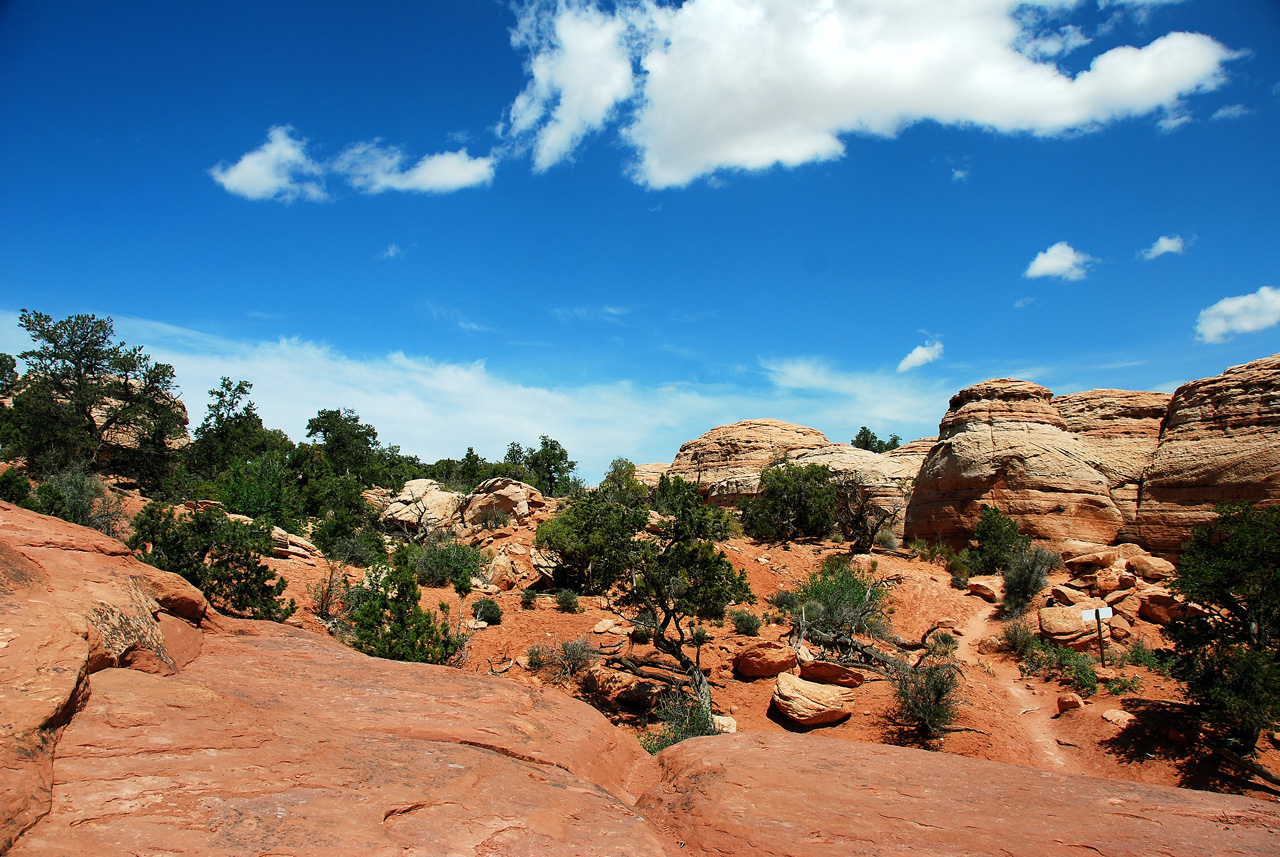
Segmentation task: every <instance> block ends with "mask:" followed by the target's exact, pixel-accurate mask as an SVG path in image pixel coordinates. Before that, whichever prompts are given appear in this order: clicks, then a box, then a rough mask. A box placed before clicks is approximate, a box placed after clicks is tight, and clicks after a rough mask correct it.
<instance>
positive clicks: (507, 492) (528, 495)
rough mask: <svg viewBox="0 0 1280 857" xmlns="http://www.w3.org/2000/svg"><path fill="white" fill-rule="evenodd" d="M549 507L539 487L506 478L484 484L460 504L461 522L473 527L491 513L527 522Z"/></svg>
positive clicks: (491, 480)
mask: <svg viewBox="0 0 1280 857" xmlns="http://www.w3.org/2000/svg"><path fill="white" fill-rule="evenodd" d="M546 505H547V501H546V498H545V497H543V496H542V492H541V491H539V490H538V489H537V488H534V487H533V486H532V485H526V484H525V483H523V482H520V481H518V480H515V479H510V478H508V477H505V476H499V477H497V478H494V479H486V480H485V481H484V482H481V483H480V484H479V485H477V486H476V490H474V491H472V492H471V493H470V494H469V495H468V496H467V497H466V498H465V499H464V500H462V501H461V504H460V506H461V515H462V520H463V523H465V524H467V525H474V524H475V523H476V522H477V521H479V520H480V518H481V516H482V515H483V514H484V513H485V512H486V511H489V510H496V511H498V512H501V513H502V514H504V515H506V516H507V517H508V518H510V519H511V520H513V521H516V522H520V521H524V520H525V519H527V518H528V517H529V516H530V515H532V514H534V513H535V512H538V511H540V510H542V509H543V508H545V507H546Z"/></svg>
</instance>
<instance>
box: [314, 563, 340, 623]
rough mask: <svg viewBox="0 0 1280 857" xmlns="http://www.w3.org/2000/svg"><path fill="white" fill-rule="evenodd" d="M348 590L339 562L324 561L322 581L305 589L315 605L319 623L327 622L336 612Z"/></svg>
mask: <svg viewBox="0 0 1280 857" xmlns="http://www.w3.org/2000/svg"><path fill="white" fill-rule="evenodd" d="M349 588H350V584H349V583H348V582H347V575H346V570H345V569H344V568H343V564H342V563H340V562H334V561H333V560H326V561H325V575H324V577H323V578H322V579H320V580H318V581H317V582H315V583H313V584H311V585H310V586H309V587H307V594H308V595H310V596H311V602H312V604H314V605H315V614H316V617H317V618H318V619H320V620H321V621H324V622H327V621H329V620H330V619H332V618H334V616H335V615H336V614H337V612H338V605H339V602H340V601H342V600H343V597H344V595H345V594H346V591H347V590H348V589H349Z"/></svg>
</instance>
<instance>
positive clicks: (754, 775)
mask: <svg viewBox="0 0 1280 857" xmlns="http://www.w3.org/2000/svg"><path fill="white" fill-rule="evenodd" d="M657 760H658V764H659V765H660V766H661V768H662V779H661V781H660V782H659V784H658V785H656V786H655V787H653V788H651V789H650V790H649V791H647V792H645V793H644V795H642V796H641V798H640V800H639V802H638V803H637V808H638V809H639V810H640V811H641V812H643V813H644V814H645V815H646V816H647V817H649V818H650V819H652V820H653V821H655V822H657V823H659V824H662V825H665V826H666V827H668V828H669V829H670V830H671V831H672V833H673V834H674V835H675V837H676V838H678V839H680V840H682V841H683V842H684V843H685V849H684V851H683V852H682V853H685V854H707V855H710V854H716V855H720V854H753V855H766V857H783V855H797V857H798V855H802V854H803V855H806V857H848V855H850V854H877V855H903V857H907V855H911V856H912V857H915V855H920V854H1044V855H1055V857H1056V855H1064V857H1065V855H1069V854H1078V853H1082V852H1088V851H1096V850H1098V847H1099V846H1101V845H1102V844H1103V843H1105V852H1106V853H1107V854H1108V855H1110V857H1147V855H1150V854H1178V855H1188V857H1190V855H1195V854H1258V855H1262V854H1268V853H1271V852H1273V851H1274V850H1275V842H1276V836H1277V833H1278V832H1280V816H1278V815H1277V812H1276V809H1275V804H1274V803H1270V802H1264V801H1260V800H1251V799H1248V798H1241V797H1235V796H1231V795H1219V794H1210V793H1208V792H1196V791H1189V790H1186V789H1174V788H1165V787H1162V786H1152V785H1147V784H1144V783H1134V782H1127V781H1125V782H1122V781H1119V780H1102V779H1094V778H1092V777H1080V776H1069V775H1066V774H1057V773H1052V772H1049V771H1039V770H1033V769H1031V768H1022V767H1017V766H1015V765H1005V764H1000V763H998V762H987V761H983V760H979V759H969V758H965V757H963V756H953V755H950V754H947V753H930V752H927V751H924V750H913V749H904V748H899V747H885V746H880V745H876V744H854V743H850V742H847V741H839V740H837V739H832V738H824V737H821V736H819V735H762V734H758V733H756V734H749V733H741V732H740V733H738V734H736V735H718V736H715V737H711V738H695V739H692V740H689V741H682V742H681V743H679V744H677V745H675V746H674V747H671V748H669V749H667V750H664V751H663V752H662V753H661V754H659V755H658V756H657ZM694 784H696V785H694ZM691 785H694V787H693V788H691V787H690V786H691ZM1067 807H1069V808H1070V809H1065V810H1064V808H1067ZM1011 808H1012V809H1011ZM810 831H812V832H810Z"/></svg>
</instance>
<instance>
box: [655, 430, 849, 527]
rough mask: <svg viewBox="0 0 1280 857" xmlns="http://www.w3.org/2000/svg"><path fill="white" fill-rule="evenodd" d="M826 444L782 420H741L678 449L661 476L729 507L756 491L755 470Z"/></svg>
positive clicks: (822, 437) (822, 438) (818, 436)
mask: <svg viewBox="0 0 1280 857" xmlns="http://www.w3.org/2000/svg"><path fill="white" fill-rule="evenodd" d="M829 445H830V441H828V440H827V438H826V435H824V434H823V433H822V432H820V431H818V430H817V429H811V428H807V427H805V426H801V425H796V424H795V423H788V422H783V421H782V420H772V419H761V420H743V421H742V422H737V423H733V424H732V425H727V426H718V427H716V428H713V429H712V430H711V431H709V432H707V433H706V434H704V435H702V436H701V437H698V438H695V439H694V440H691V441H688V442H687V443H684V444H683V445H681V447H680V452H679V453H677V454H676V458H675V461H673V462H671V466H670V467H669V468H667V471H666V472H667V473H668V474H669V475H671V476H679V477H680V478H681V479H683V480H685V481H686V482H692V483H694V484H695V485H698V486H699V488H700V490H702V492H703V493H704V494H705V495H706V496H707V498H708V499H709V500H711V501H712V502H713V503H717V504H720V505H725V506H731V505H733V504H734V503H736V502H738V500H740V499H741V498H743V497H752V496H755V495H756V494H757V493H758V492H759V490H760V471H761V470H763V469H764V468H765V467H767V466H769V464H770V463H771V462H773V461H774V460H776V459H778V458H780V457H782V456H785V455H787V454H788V453H793V452H796V451H799V450H806V449H817V448H819V447H824V446H829Z"/></svg>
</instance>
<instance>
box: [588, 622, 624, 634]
mask: <svg viewBox="0 0 1280 857" xmlns="http://www.w3.org/2000/svg"><path fill="white" fill-rule="evenodd" d="M617 624H618V620H617V619H601V620H600V621H599V622H597V623H596V626H595V627H594V628H592V629H591V633H593V634H606V633H608V632H609V631H612V630H613V626H614V625H617Z"/></svg>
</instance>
